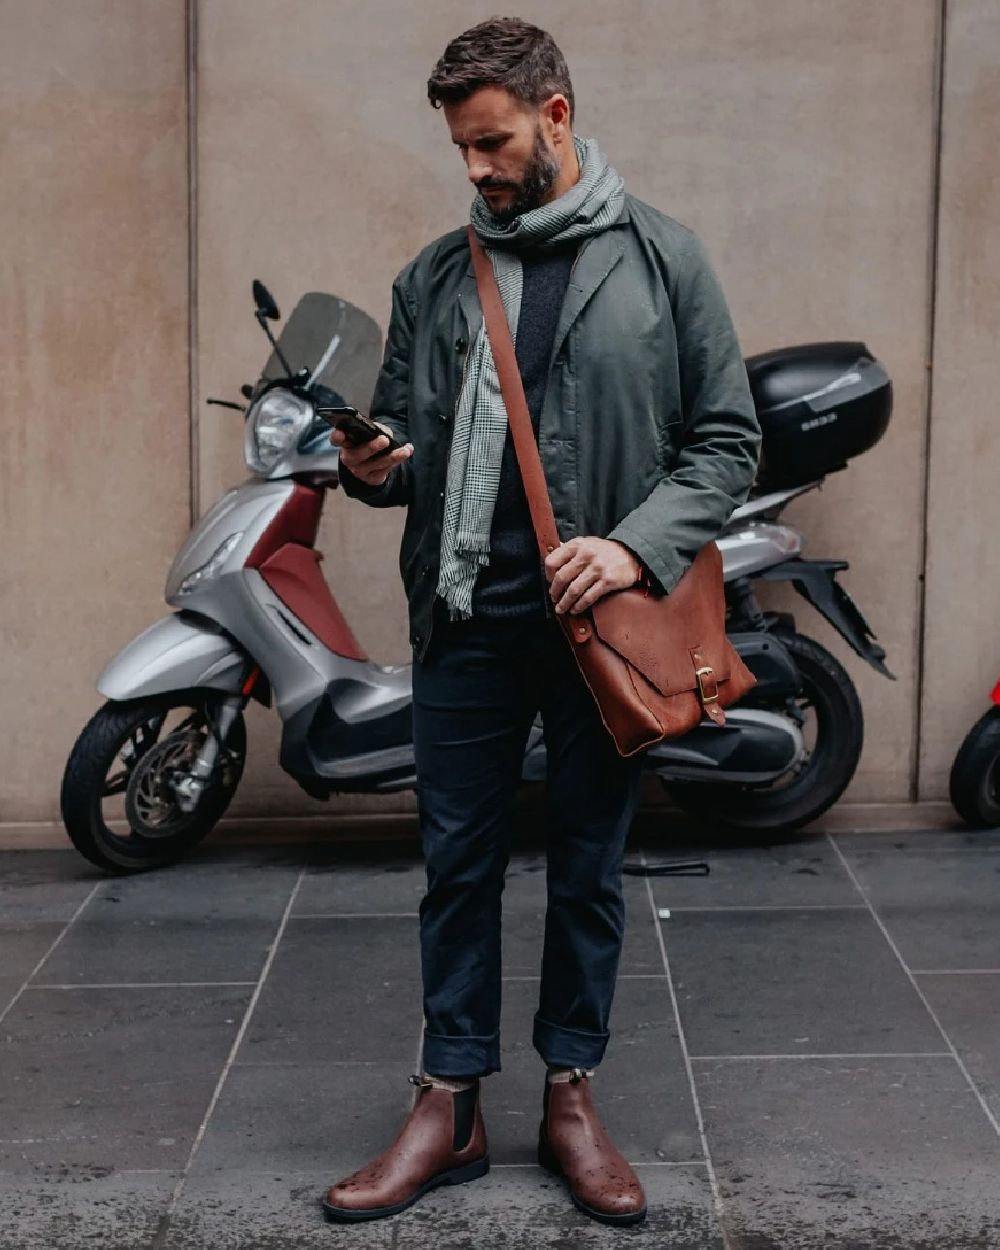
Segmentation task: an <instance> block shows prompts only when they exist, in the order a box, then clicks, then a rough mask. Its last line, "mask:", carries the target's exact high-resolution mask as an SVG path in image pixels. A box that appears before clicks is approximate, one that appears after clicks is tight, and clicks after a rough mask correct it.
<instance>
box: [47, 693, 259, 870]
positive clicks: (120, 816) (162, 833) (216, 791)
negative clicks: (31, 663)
mask: <svg viewBox="0 0 1000 1250" xmlns="http://www.w3.org/2000/svg"><path fill="white" fill-rule="evenodd" d="M218 702H219V696H218V695H215V694H213V693H212V692H210V691H199V690H194V691H178V692H175V693H172V694H169V695H162V696H157V697H154V698H148V699H135V700H130V701H128V702H122V703H115V702H110V703H106V704H105V705H104V707H102V708H101V709H100V710H99V711H98V712H96V713H95V714H94V716H93V717H91V719H90V721H89V722H88V724H87V725H86V726H85V727H84V729H83V732H82V733H81V734H80V736H79V738H78V739H77V740H76V744H75V745H74V747H73V750H72V751H71V752H70V756H69V759H68V760H67V762H66V771H65V773H64V774H63V783H62V794H61V806H62V817H63V823H64V825H65V827H66V832H67V833H68V834H69V837H70V840H71V841H72V843H73V845H74V846H75V847H76V849H77V850H78V851H79V852H80V854H81V855H83V856H84V858H85V859H88V860H89V861H90V862H91V863H92V864H96V866H97V867H98V868H103V869H105V870H106V871H108V872H113V873H127V872H141V871H147V870H149V869H152V868H160V867H162V866H164V865H165V864H170V863H174V862H175V861H176V860H178V859H181V858H182V857H183V856H184V855H185V854H186V853H187V852H188V851H190V850H191V848H192V847H193V846H195V845H196V844H197V843H198V842H200V841H201V840H202V838H204V837H205V836H206V835H207V834H208V833H209V831H210V830H211V829H212V828H213V827H214V826H215V825H216V823H217V822H218V820H219V818H220V817H221V816H222V814H223V812H225V810H226V808H227V807H228V806H229V802H230V800H231V799H232V797H233V794H234V793H235V791H236V787H237V786H238V785H239V781H240V777H241V775H242V772H243V761H244V759H245V757H246V727H245V725H244V723H243V715H242V713H240V714H239V715H238V716H237V718H236V721H235V722H234V724H233V726H232V728H231V729H230V731H229V734H228V736H227V739H226V742H225V745H224V749H223V753H222V757H221V759H220V763H219V765H218V766H217V768H216V772H215V774H214V776H213V779H212V782H211V783H210V784H209V786H208V787H207V789H206V790H205V791H204V792H203V794H202V795H201V798H200V799H199V801H198V803H197V804H196V806H195V808H194V810H193V811H192V812H190V813H185V812H183V811H182V810H181V809H180V807H179V806H178V805H177V803H176V796H175V795H174V794H173V792H172V791H171V789H170V786H169V769H170V768H171V767H173V766H175V765H178V766H181V767H183V763H184V761H188V762H190V760H193V758H194V756H195V755H196V754H197V752H198V750H199V749H200V744H201V743H202V742H204V740H205V736H206V735H207V734H208V733H209V732H210V726H211V725H212V724H214V721H215V711H216V709H217V707H218ZM144 760H145V764H144V763H143V761H144ZM158 761H162V767H160V769H159V772H158V771H157V768H156V764H157V762H158ZM140 769H141V770H142V772H140V771H139V770H140ZM160 774H162V775H160ZM139 813H142V814H143V815H142V817H140V815H139Z"/></svg>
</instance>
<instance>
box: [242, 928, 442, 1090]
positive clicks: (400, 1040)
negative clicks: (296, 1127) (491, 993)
mask: <svg viewBox="0 0 1000 1250" xmlns="http://www.w3.org/2000/svg"><path fill="white" fill-rule="evenodd" d="M417 936H418V928H417V921H416V919H414V918H411V917H405V916H404V917H389V918H368V917H365V916H359V917H357V918H352V919H325V920H308V919H296V918H291V919H290V920H289V922H288V925H287V926H286V928H285V932H284V936H283V938H282V941H281V944H280V946H279V948H278V952H277V954H276V956H275V959H274V963H273V964H272V966H271V972H270V975H269V977H268V979H267V981H266V982H265V984H264V988H263V991H262V993H261V996H260V999H259V1001H258V1003H257V1009H256V1011H255V1012H254V1014H253V1017H252V1019H251V1022H250V1025H249V1028H248V1030H247V1033H246V1035H245V1036H244V1038H243V1044H242V1046H241V1048H240V1051H239V1053H238V1055H237V1061H238V1062H243V1063H260V1062H265V1061H266V1062H269V1063H308V1062H325V1061H328V1060H331V1059H332V1060H344V1059H353V1060H359V1059H363V1060H368V1059H371V1060H378V1061H380V1062H403V1063H406V1064H412V1063H413V1059H414V1055H415V1052H416V1047H417V1041H418V1038H419V1033H420V1027H421V1022H422V1018H423V1017H422V1010H421V991H420V950H419V946H418V944H417ZM410 1070H411V1069H410V1068H408V1069H407V1071H410Z"/></svg>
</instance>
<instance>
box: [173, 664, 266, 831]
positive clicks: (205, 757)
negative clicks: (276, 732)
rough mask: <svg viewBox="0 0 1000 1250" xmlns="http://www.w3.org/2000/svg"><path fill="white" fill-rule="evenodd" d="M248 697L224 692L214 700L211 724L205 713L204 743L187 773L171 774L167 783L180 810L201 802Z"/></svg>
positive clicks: (185, 810)
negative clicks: (215, 712)
mask: <svg viewBox="0 0 1000 1250" xmlns="http://www.w3.org/2000/svg"><path fill="white" fill-rule="evenodd" d="M244 689H245V688H244ZM249 698H250V694H249V691H247V692H246V693H240V694H234V695H226V696H225V697H224V698H222V699H221V700H220V701H219V703H218V712H217V714H216V716H215V720H214V723H213V721H212V718H211V717H210V716H206V718H205V720H206V723H207V725H208V733H207V734H206V735H205V742H204V744H203V746H202V748H201V750H200V751H199V752H198V757H197V759H196V760H195V761H194V763H193V764H192V765H191V768H190V770H189V771H188V772H186V773H177V774H175V776H174V777H173V778H172V779H171V782H170V785H171V789H172V790H173V792H174V794H175V795H176V798H177V806H178V807H179V808H180V809H181V811H182V812H185V813H191V812H193V811H194V809H195V808H196V807H197V806H198V804H199V802H200V801H201V796H202V795H203V794H204V793H205V790H206V789H207V787H208V785H209V782H210V781H211V780H212V777H213V775H214V773H215V770H216V767H217V766H218V763H219V756H220V754H221V753H222V752H223V750H224V749H225V742H226V739H227V738H228V737H229V731H230V730H231V729H232V727H233V725H234V724H235V723H236V718H237V717H238V716H239V714H240V713H241V712H242V711H243V709H244V708H245V707H246V705H247V703H248V701H249Z"/></svg>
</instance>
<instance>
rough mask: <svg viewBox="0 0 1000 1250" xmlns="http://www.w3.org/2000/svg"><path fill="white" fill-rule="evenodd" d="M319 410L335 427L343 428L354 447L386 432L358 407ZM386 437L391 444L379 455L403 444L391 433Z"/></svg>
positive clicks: (395, 449) (394, 449) (396, 449)
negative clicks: (359, 410)
mask: <svg viewBox="0 0 1000 1250" xmlns="http://www.w3.org/2000/svg"><path fill="white" fill-rule="evenodd" d="M318 411H319V412H320V413H322V415H323V416H324V417H327V418H328V419H329V421H330V423H331V425H332V426H333V427H334V429H336V430H343V432H344V434H345V435H346V436H347V441H348V442H349V443H350V444H351V446H352V447H361V446H363V445H364V444H365V443H370V442H371V441H372V439H374V438H378V437H379V435H380V434H385V430H383V429H382V428H381V427H380V426H378V425H376V423H375V422H374V421H373V420H372V419H371V417H366V416H365V415H364V413H363V412H358V410H357V408H347V407H345V408H321V409H319V410H318ZM386 437H387V438H388V439H389V446H388V447H384V448H383V449H382V451H381V452H379V455H382V454H383V453H387V452H390V451H398V449H399V448H400V447H402V446H403V444H402V443H401V442H399V441H398V440H397V439H395V438H393V436H392V435H391V434H388V435H386Z"/></svg>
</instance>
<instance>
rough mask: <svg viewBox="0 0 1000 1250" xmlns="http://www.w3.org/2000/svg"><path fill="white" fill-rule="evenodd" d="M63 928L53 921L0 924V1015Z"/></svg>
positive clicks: (62, 923) (62, 924)
mask: <svg viewBox="0 0 1000 1250" xmlns="http://www.w3.org/2000/svg"><path fill="white" fill-rule="evenodd" d="M65 927H66V924H65V921H56V920H38V921H33V922H26V921H25V922H20V923H18V922H14V921H0V1015H2V1014H3V1012H4V1010H5V1008H6V1007H7V1004H8V1003H9V1002H10V1001H11V999H13V997H14V995H15V994H16V993H17V992H18V990H19V989H20V988H21V986H22V985H23V984H24V982H25V981H26V980H27V978H28V977H29V976H30V975H31V973H32V971H33V969H34V968H35V967H36V966H37V964H38V961H39V960H40V959H41V958H42V956H43V955H44V954H45V952H46V951H47V950H48V949H49V947H50V946H51V945H52V943H53V942H54V941H55V940H56V938H57V937H58V936H59V934H60V933H61V932H62V931H63V929H64V928H65Z"/></svg>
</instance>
